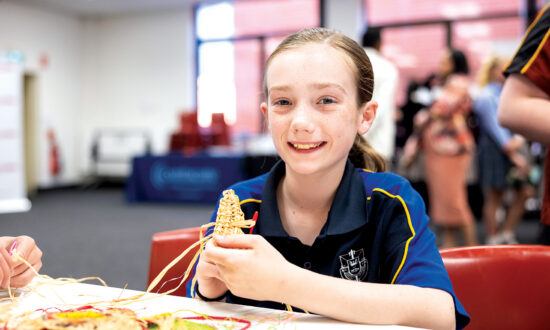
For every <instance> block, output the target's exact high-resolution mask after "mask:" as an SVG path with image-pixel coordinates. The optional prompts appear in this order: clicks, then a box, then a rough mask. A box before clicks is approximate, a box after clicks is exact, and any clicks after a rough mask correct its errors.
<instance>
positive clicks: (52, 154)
mask: <svg viewBox="0 0 550 330" xmlns="http://www.w3.org/2000/svg"><path fill="white" fill-rule="evenodd" d="M48 151H49V152H48V154H49V158H50V159H49V165H50V166H49V170H50V175H51V176H54V177H55V176H58V175H59V173H60V172H61V166H60V163H59V146H58V145H57V141H56V139H55V133H54V131H53V129H51V128H50V129H49V130H48Z"/></svg>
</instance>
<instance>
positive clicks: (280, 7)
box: [195, 0, 320, 135]
mask: <svg viewBox="0 0 550 330" xmlns="http://www.w3.org/2000/svg"><path fill="white" fill-rule="evenodd" d="M319 10H320V9H319V0H266V1H227V2H218V3H213V4H212V3H210V4H202V5H198V6H197V7H196V11H195V18H196V19H195V24H196V37H197V54H198V58H197V62H198V70H197V71H198V72H197V76H198V77H197V108H198V118H199V124H200V125H201V126H203V127H205V126H208V125H209V123H210V120H211V114H212V113H220V112H221V113H224V114H225V119H226V123H227V124H228V125H231V131H232V134H233V135H239V134H257V133H260V132H261V131H262V123H263V119H262V115H261V112H260V109H259V108H260V102H261V100H262V91H261V87H262V79H263V76H262V75H263V72H262V71H263V66H264V63H265V60H266V59H267V57H268V56H269V54H270V53H271V52H272V51H273V49H275V47H276V46H277V45H278V44H279V42H280V41H281V40H282V39H283V38H284V37H286V36H287V35H289V34H291V33H294V32H296V31H298V30H300V29H303V28H308V27H315V26H319V24H320V15H319Z"/></svg>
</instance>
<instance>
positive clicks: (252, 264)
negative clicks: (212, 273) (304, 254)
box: [205, 235, 293, 301]
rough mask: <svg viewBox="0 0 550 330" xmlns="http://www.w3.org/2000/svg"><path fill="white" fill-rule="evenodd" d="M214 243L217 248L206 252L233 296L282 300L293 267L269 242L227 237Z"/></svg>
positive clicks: (250, 237)
mask: <svg viewBox="0 0 550 330" xmlns="http://www.w3.org/2000/svg"><path fill="white" fill-rule="evenodd" d="M214 240H215V242H216V245H213V246H212V247H211V248H210V249H209V250H208V251H205V252H206V254H207V256H208V259H209V260H212V261H213V262H214V263H215V264H216V265H217V267H218V269H219V275H220V278H221V279H222V280H223V281H224V283H225V284H226V285H227V287H228V288H229V290H230V291H231V293H233V294H235V295H237V296H239V297H244V298H248V299H254V300H272V301H281V300H282V298H281V293H282V292H281V291H282V287H283V285H284V282H285V278H287V277H286V276H287V275H289V273H291V272H290V269H291V267H293V265H292V264H291V263H289V262H288V261H287V260H286V259H285V258H284V257H283V256H282V255H281V254H280V253H279V251H277V250H276V249H275V248H274V247H273V246H272V245H271V244H269V242H267V241H266V240H265V238H263V237H262V236H259V235H227V236H216V237H214Z"/></svg>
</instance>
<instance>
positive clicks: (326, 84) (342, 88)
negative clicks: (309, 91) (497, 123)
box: [313, 83, 347, 94]
mask: <svg viewBox="0 0 550 330" xmlns="http://www.w3.org/2000/svg"><path fill="white" fill-rule="evenodd" d="M313 87H315V88H318V89H323V88H331V87H332V88H336V89H338V90H340V91H341V92H342V93H344V94H347V92H346V90H345V89H344V87H342V86H340V85H339V84H335V83H317V84H313Z"/></svg>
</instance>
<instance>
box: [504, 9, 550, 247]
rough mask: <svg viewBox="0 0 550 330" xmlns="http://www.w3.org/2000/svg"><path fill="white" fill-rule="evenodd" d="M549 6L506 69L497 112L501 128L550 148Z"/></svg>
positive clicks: (548, 199)
mask: <svg viewBox="0 0 550 330" xmlns="http://www.w3.org/2000/svg"><path fill="white" fill-rule="evenodd" d="M549 34H550V4H549V5H546V6H545V7H544V8H543V9H542V10H541V11H540V12H539V14H538V16H537V17H536V19H535V20H534V21H533V23H532V24H531V25H530V26H529V28H528V29H527V32H526V34H525V36H524V37H523V41H522V43H521V45H520V46H519V48H518V50H517V51H516V54H515V55H514V58H513V59H512V61H510V63H508V65H507V66H506V68H505V70H504V74H505V76H507V78H506V82H505V84H504V88H503V90H502V96H501V100H500V104H499V109H498V119H499V122H500V124H501V125H502V126H504V127H507V128H509V129H510V130H512V131H514V132H516V133H518V134H521V135H523V136H525V137H526V138H527V139H529V140H532V141H538V142H540V143H542V144H545V145H546V146H549V145H550V38H548V36H549ZM549 157H550V149H549V148H547V149H546V161H545V169H544V176H545V182H544V195H543V199H542V207H541V222H542V224H541V232H540V236H539V243H542V244H546V245H550V161H548V158H549Z"/></svg>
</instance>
